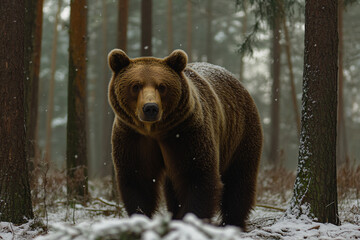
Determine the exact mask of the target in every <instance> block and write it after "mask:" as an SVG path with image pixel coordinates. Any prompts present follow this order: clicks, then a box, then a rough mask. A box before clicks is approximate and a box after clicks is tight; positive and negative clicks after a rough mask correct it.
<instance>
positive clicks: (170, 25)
mask: <svg viewBox="0 0 360 240" xmlns="http://www.w3.org/2000/svg"><path fill="white" fill-rule="evenodd" d="M172 8H173V4H172V0H168V10H167V37H168V38H167V44H168V54H170V53H171V52H172V51H173V50H174V33H173V22H172V17H173V10H172Z"/></svg>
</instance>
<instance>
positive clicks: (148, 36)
mask: <svg viewBox="0 0 360 240" xmlns="http://www.w3.org/2000/svg"><path fill="white" fill-rule="evenodd" d="M151 40H152V0H141V56H152V43H151Z"/></svg>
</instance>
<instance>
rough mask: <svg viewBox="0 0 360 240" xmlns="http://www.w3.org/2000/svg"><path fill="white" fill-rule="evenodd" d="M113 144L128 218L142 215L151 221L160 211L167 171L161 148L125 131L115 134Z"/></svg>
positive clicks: (114, 158)
mask: <svg viewBox="0 0 360 240" xmlns="http://www.w3.org/2000/svg"><path fill="white" fill-rule="evenodd" d="M114 129H116V125H115V126H114ZM112 143H113V161H114V166H115V172H116V176H117V180H118V188H119V191H120V194H121V197H122V200H123V202H124V205H125V209H126V211H127V213H128V215H129V216H130V215H132V214H134V213H141V214H145V215H146V216H148V217H151V216H152V214H153V213H154V211H155V210H156V208H157V204H158V198H159V185H160V180H161V174H162V172H163V168H164V166H163V160H162V155H161V151H160V148H159V146H158V144H157V143H156V142H155V141H154V140H152V139H151V138H148V137H145V136H143V135H140V134H138V133H136V132H134V131H132V130H127V131H126V129H122V128H117V130H115V131H113V136H112Z"/></svg>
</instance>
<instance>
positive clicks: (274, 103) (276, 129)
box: [269, 15, 281, 166]
mask: <svg viewBox="0 0 360 240" xmlns="http://www.w3.org/2000/svg"><path fill="white" fill-rule="evenodd" d="M279 30H280V16H279V15H277V16H275V17H274V18H273V39H272V54H273V57H272V58H273V63H272V77H273V85H272V90H271V125H270V128H271V133H270V154H269V161H270V163H271V164H272V165H273V166H278V164H279V161H280V159H279V134H280V53H281V48H280V32H279Z"/></svg>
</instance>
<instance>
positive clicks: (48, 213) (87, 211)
mask: <svg viewBox="0 0 360 240" xmlns="http://www.w3.org/2000/svg"><path fill="white" fill-rule="evenodd" d="M342 171H343V172H341V171H339V174H338V175H339V176H340V177H338V191H339V218H340V220H341V225H340V226H335V225H332V224H322V223H318V222H314V221H312V220H310V219H309V218H307V217H305V216H304V217H300V218H298V219H296V218H293V217H284V213H285V212H284V211H285V210H286V209H287V208H288V206H289V201H290V198H291V196H292V185H293V182H294V178H295V176H294V173H293V172H289V171H286V170H285V169H277V170H276V171H274V170H269V169H268V170H263V171H262V172H261V173H260V177H259V189H258V199H257V201H258V204H257V206H256V207H255V209H254V210H253V212H252V214H251V216H250V219H249V223H248V232H242V231H241V230H240V229H239V228H236V227H231V226H228V227H216V226H214V225H211V224H208V223H203V222H202V221H201V220H199V219H197V218H196V217H195V216H194V215H191V214H189V215H187V216H186V217H185V218H184V220H182V221H171V220H170V216H169V215H167V213H166V211H164V210H160V211H159V213H158V214H157V215H156V216H155V217H154V218H153V219H148V218H146V217H144V216H141V215H135V216H132V217H131V218H128V217H127V216H126V214H125V213H124V210H123V208H122V207H121V205H118V204H117V203H115V202H112V201H109V200H106V199H108V198H109V196H110V191H109V187H106V186H109V182H110V181H109V180H106V181H104V180H101V181H100V180H97V181H94V180H93V181H91V182H90V183H89V189H90V193H91V196H92V198H91V200H90V201H89V203H87V204H86V205H81V204H75V205H73V206H72V207H70V206H69V204H67V202H66V198H65V190H66V189H65V186H66V185H65V184H64V180H63V178H62V177H61V176H60V175H61V174H58V175H56V174H51V176H52V178H51V179H48V181H46V182H47V184H46V188H43V189H42V190H41V186H42V183H43V181H41V180H40V183H39V186H38V187H39V188H38V191H37V192H36V193H34V191H33V195H34V194H35V195H37V196H38V198H36V199H34V200H33V201H34V202H35V203H34V204H35V207H34V211H35V215H36V216H37V219H36V220H31V221H30V222H28V223H26V224H23V225H20V226H15V225H13V224H11V223H6V222H0V239H1V240H13V239H15V240H17V239H19V240H29V239H34V238H36V239H37V240H70V239H71V240H85V239H94V240H102V239H104V240H105V239H112V240H116V239H130V240H131V239H144V240H155V239H167V240H175V239H187V240H202V239H218V240H228V239H229V240H230V239H232V240H238V239H360V188H359V185H358V184H360V183H359V181H360V177H359V173H360V168H357V169H356V168H355V170H351V172H349V171H350V170H346V171H345V170H342ZM57 176H58V177H57ZM59 186H63V187H59ZM161 209H164V208H161ZM214 220H215V221H216V219H214Z"/></svg>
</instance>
